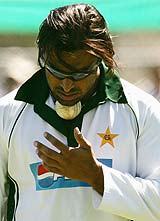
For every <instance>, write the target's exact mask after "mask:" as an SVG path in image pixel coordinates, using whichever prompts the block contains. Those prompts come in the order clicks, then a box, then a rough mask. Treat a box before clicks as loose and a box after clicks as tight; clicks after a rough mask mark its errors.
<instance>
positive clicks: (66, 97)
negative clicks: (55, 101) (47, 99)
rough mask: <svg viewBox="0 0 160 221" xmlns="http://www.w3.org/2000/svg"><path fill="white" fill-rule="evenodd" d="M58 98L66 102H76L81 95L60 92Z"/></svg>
mask: <svg viewBox="0 0 160 221" xmlns="http://www.w3.org/2000/svg"><path fill="white" fill-rule="evenodd" d="M58 96H59V98H60V99H61V100H63V101H64V102H65V101H75V100H77V98H78V97H79V93H77V92H76V93H64V92H59V93H58Z"/></svg>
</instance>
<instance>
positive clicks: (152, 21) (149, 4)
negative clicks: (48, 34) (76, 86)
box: [0, 0, 160, 34]
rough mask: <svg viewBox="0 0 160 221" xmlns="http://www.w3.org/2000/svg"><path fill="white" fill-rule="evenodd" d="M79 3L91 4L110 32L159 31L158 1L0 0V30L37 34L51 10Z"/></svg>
mask: <svg viewBox="0 0 160 221" xmlns="http://www.w3.org/2000/svg"><path fill="white" fill-rule="evenodd" d="M81 2H83V3H90V4H93V5H95V6H96V7H97V9H98V10H99V11H100V12H101V13H102V14H103V16H104V17H105V19H106V20H107V21H108V23H109V26H110V30H111V31H113V32H135V31H139V30H144V31H145V30H147V31H148V30H149V31H152V30H160V0H90V1H86V0H81V1H79V0H77V1H75V0H0V33H11V34H14V33H15V34H16V33H18V34H28V33H30V34H34V33H37V32H38V28H39V25H40V23H41V22H42V21H43V19H44V18H45V17H46V16H47V15H48V13H49V11H50V10H51V9H53V8H55V7H58V6H63V5H66V4H71V3H81Z"/></svg>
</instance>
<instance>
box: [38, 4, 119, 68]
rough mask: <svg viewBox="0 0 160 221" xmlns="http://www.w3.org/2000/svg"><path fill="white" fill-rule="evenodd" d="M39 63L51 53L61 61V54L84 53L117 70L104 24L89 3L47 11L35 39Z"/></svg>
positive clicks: (109, 36) (107, 31) (102, 18)
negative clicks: (83, 51) (86, 52)
mask: <svg viewBox="0 0 160 221" xmlns="http://www.w3.org/2000/svg"><path fill="white" fill-rule="evenodd" d="M37 45H38V49H39V55H38V61H39V64H40V66H41V62H40V60H41V59H45V60H47V59H48V58H49V56H50V55H51V54H52V52H53V51H54V53H55V54H56V56H57V57H58V59H59V60H60V59H61V56H60V55H61V53H62V52H64V51H65V52H74V51H77V50H83V49H85V50H87V51H88V52H89V53H91V54H93V55H95V56H97V57H99V58H101V59H102V60H103V61H104V63H105V64H106V66H107V67H108V68H109V69H110V70H111V69H114V68H115V67H116V62H115V61H114V58H113V57H114V53H115V52H114V49H113V43H112V38H111V35H110V33H109V30H108V27H107V24H106V21H105V19H104V17H103V16H102V15H101V14H100V12H99V11H97V9H96V8H95V7H94V6H92V5H89V4H73V5H67V6H63V7H59V8H56V9H54V10H52V11H50V13H49V15H48V17H47V18H46V19H45V20H44V21H43V22H42V24H41V26H40V30H39V34H38V37H37Z"/></svg>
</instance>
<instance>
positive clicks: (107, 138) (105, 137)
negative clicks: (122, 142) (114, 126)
mask: <svg viewBox="0 0 160 221" xmlns="http://www.w3.org/2000/svg"><path fill="white" fill-rule="evenodd" d="M98 135H99V136H100V137H101V138H102V142H101V145H100V147H102V146H103V145H104V144H106V143H108V144H110V145H111V146H112V147H113V148H114V147H115V146H114V143H113V139H114V138H115V137H117V136H118V135H119V134H112V133H111V131H110V129H109V127H108V128H107V130H106V131H105V133H98Z"/></svg>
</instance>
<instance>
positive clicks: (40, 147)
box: [34, 141, 61, 161]
mask: <svg viewBox="0 0 160 221" xmlns="http://www.w3.org/2000/svg"><path fill="white" fill-rule="evenodd" d="M34 146H35V147H37V152H41V154H43V155H45V156H46V157H48V158H51V159H54V160H57V161H60V160H61V155H60V154H59V153H57V152H56V151H54V150H51V149H50V148H48V147H47V146H46V145H44V144H42V143H40V142H39V141H35V142H34Z"/></svg>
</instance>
